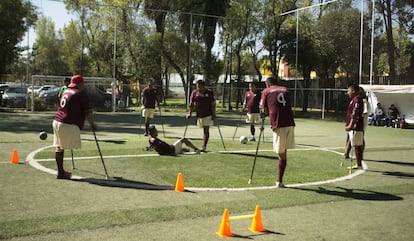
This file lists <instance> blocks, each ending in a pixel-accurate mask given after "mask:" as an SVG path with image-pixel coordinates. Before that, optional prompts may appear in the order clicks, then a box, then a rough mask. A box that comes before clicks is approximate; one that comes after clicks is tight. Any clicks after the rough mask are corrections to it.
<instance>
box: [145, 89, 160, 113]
mask: <svg viewBox="0 0 414 241" xmlns="http://www.w3.org/2000/svg"><path fill="white" fill-rule="evenodd" d="M157 99H158V90H157V88H154V87H152V88H150V87H145V88H144V90H143V91H142V101H143V103H142V104H143V105H144V107H145V108H151V109H153V108H155V103H156V101H157Z"/></svg>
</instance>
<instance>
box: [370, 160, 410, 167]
mask: <svg viewBox="0 0 414 241" xmlns="http://www.w3.org/2000/svg"><path fill="white" fill-rule="evenodd" d="M364 161H366V162H378V163H387V164H393V165H400V166H410V167H414V163H412V162H399V161H390V160H364Z"/></svg>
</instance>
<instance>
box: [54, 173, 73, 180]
mask: <svg viewBox="0 0 414 241" xmlns="http://www.w3.org/2000/svg"><path fill="white" fill-rule="evenodd" d="M71 176H72V173H70V172H67V171H65V172H64V173H58V175H57V179H70V177H71Z"/></svg>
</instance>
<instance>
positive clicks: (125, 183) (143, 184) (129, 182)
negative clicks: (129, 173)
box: [71, 177, 174, 191]
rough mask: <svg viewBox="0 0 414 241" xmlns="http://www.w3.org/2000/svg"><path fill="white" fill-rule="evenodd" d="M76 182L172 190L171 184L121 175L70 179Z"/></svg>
mask: <svg viewBox="0 0 414 241" xmlns="http://www.w3.org/2000/svg"><path fill="white" fill-rule="evenodd" d="M71 180H73V181H78V182H87V183H89V184H94V185H99V186H105V187H118V188H130V189H139V190H155V191H168V190H174V187H172V186H164V185H157V184H152V183H147V182H140V181H133V180H128V179H123V178H122V177H113V178H110V179H109V180H106V179H99V178H82V179H78V180H76V179H71Z"/></svg>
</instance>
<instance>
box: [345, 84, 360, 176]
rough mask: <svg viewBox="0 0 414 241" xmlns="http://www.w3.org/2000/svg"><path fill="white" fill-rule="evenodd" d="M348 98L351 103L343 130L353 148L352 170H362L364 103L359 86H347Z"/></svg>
mask: <svg viewBox="0 0 414 241" xmlns="http://www.w3.org/2000/svg"><path fill="white" fill-rule="evenodd" d="M347 93H348V96H349V98H351V101H350V102H349V104H348V109H347V112H346V121H345V130H346V131H347V133H348V138H349V141H350V143H351V146H352V147H354V151H355V159H356V165H354V166H352V167H351V168H352V169H362V159H363V145H364V116H363V115H364V101H363V98H361V95H360V94H359V86H358V85H356V84H351V85H349V86H348V92H347Z"/></svg>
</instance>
